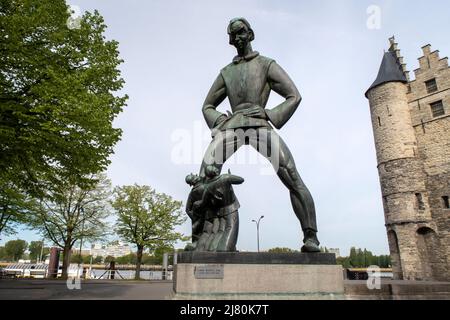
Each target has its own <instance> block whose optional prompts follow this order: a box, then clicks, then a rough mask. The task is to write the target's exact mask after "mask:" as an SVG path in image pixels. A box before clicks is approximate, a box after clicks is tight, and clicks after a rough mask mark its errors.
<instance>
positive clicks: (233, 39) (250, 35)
mask: <svg viewBox="0 0 450 320" xmlns="http://www.w3.org/2000/svg"><path fill="white" fill-rule="evenodd" d="M227 32H228V36H229V37H230V44H231V45H233V46H235V47H236V49H238V50H239V49H241V50H242V49H243V48H245V47H246V46H247V45H248V44H249V43H250V42H252V41H253V40H255V33H254V32H253V30H252V27H251V26H250V23H248V21H247V20H246V19H245V18H234V19H233V20H231V21H230V23H229V24H228V30H227Z"/></svg>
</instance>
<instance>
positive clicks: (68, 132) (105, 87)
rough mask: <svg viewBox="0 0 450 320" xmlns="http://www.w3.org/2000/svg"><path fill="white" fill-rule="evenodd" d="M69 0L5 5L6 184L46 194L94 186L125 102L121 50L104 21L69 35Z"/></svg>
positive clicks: (1, 100) (0, 176)
mask: <svg viewBox="0 0 450 320" xmlns="http://www.w3.org/2000/svg"><path fill="white" fill-rule="evenodd" d="M68 18H69V12H68V7H67V5H66V2H65V0H7V1H5V0H2V1H1V5H0V39H2V40H1V41H0V53H1V54H0V154H1V155H2V156H1V158H0V181H12V182H13V183H14V185H16V186H18V187H20V188H19V189H21V190H22V189H23V190H27V191H28V192H30V193H32V194H39V195H40V194H41V190H42V188H44V189H45V188H46V185H53V184H55V183H57V182H64V181H67V180H71V182H72V183H73V182H74V181H76V182H77V183H82V182H85V183H88V182H90V181H88V180H87V181H86V178H87V177H89V175H90V174H94V173H97V172H100V171H103V170H104V169H105V168H106V167H107V165H108V164H109V162H110V160H109V159H108V158H109V155H110V154H111V153H112V152H113V147H114V145H115V144H116V143H117V141H118V140H119V139H120V135H121V130H120V129H115V128H113V126H112V122H113V120H114V118H115V117H116V116H117V115H118V114H119V113H120V112H121V111H122V108H123V106H124V105H125V103H126V100H127V97H126V96H117V95H115V92H117V91H119V90H121V88H122V87H123V83H124V81H123V79H122V78H121V77H120V71H119V70H118V66H119V65H120V64H121V63H122V62H123V61H122V60H121V59H120V58H119V52H118V43H117V42H116V41H106V40H105V36H104V32H105V29H106V25H105V24H104V20H103V18H102V17H101V16H100V14H99V13H98V12H97V11H95V12H94V13H89V12H87V13H85V14H84V16H83V17H82V19H81V24H80V27H79V28H75V29H71V28H68V25H67V21H68Z"/></svg>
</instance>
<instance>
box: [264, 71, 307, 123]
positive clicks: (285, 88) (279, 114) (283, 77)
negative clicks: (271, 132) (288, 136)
mask: <svg viewBox="0 0 450 320" xmlns="http://www.w3.org/2000/svg"><path fill="white" fill-rule="evenodd" d="M268 81H269V84H270V88H271V89H272V90H273V91H275V92H276V93H278V94H279V95H280V96H282V97H283V98H285V99H286V101H284V102H283V103H281V104H280V105H278V106H276V107H275V108H273V109H272V110H266V114H267V117H268V118H269V120H270V122H272V124H273V125H274V126H275V127H276V128H277V129H281V128H282V127H283V126H284V125H285V124H286V122H288V121H289V119H290V118H291V117H292V115H293V114H294V112H295V111H296V110H297V108H298V106H299V105H300V102H301V101H302V97H301V95H300V92H298V89H297V87H296V86H295V84H294V82H293V81H292V80H291V78H290V77H289V76H288V74H287V73H286V71H284V70H283V69H282V68H281V67H280V66H279V65H278V64H277V63H276V62H272V63H271V64H270V67H269V72H268Z"/></svg>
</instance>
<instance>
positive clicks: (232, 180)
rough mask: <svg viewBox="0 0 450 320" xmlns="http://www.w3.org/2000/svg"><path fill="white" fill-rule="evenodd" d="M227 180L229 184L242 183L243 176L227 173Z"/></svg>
mask: <svg viewBox="0 0 450 320" xmlns="http://www.w3.org/2000/svg"><path fill="white" fill-rule="evenodd" d="M226 177H227V181H228V182H229V183H231V184H243V183H244V181H245V180H244V178H242V177H239V176H235V175H233V174H227V175H226Z"/></svg>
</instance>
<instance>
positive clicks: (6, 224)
mask: <svg viewBox="0 0 450 320" xmlns="http://www.w3.org/2000/svg"><path fill="white" fill-rule="evenodd" d="M5 178H6V177H5V175H1V174H0V235H2V234H3V235H12V234H15V233H16V231H15V229H16V227H17V225H19V224H21V223H25V222H26V221H27V215H30V214H33V213H34V212H35V211H36V208H37V202H36V201H35V200H34V199H32V198H31V197H29V196H27V194H26V193H25V192H23V191H21V190H19V189H18V188H17V187H16V186H15V185H14V184H13V183H12V182H11V181H4V180H3V179H5Z"/></svg>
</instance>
